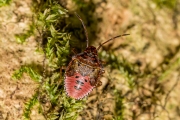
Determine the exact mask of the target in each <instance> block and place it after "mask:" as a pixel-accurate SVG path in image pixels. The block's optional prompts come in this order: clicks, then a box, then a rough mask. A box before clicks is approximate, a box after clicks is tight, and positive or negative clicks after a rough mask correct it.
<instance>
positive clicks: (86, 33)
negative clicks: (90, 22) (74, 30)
mask: <svg viewBox="0 0 180 120" xmlns="http://www.w3.org/2000/svg"><path fill="white" fill-rule="evenodd" d="M75 15H76V16H77V17H78V18H79V20H80V21H81V23H82V25H83V28H84V31H85V35H86V43H87V47H88V46H89V39H88V32H87V29H86V26H85V24H84V22H83V20H82V19H81V17H80V16H79V15H78V14H77V13H76V12H75Z"/></svg>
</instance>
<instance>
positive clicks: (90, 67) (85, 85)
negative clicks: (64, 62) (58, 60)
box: [64, 14, 129, 99]
mask: <svg viewBox="0 0 180 120" xmlns="http://www.w3.org/2000/svg"><path fill="white" fill-rule="evenodd" d="M76 16H77V17H78V18H79V19H80V21H81V22H82V25H83V27H84V29H85V33H86V38H87V48H86V49H85V50H84V52H82V53H79V54H77V55H75V56H73V57H72V60H71V62H70V63H69V65H68V67H67V69H66V71H65V81H64V87H65V90H66V93H67V95H68V96H70V97H72V98H74V99H82V98H84V97H85V96H87V95H88V94H89V93H90V92H91V91H92V90H93V88H94V87H98V86H100V85H101V81H100V77H101V76H102V74H103V73H104V70H103V65H102V63H101V61H100V60H99V58H98V55H97V51H98V50H99V49H100V47H101V46H102V45H103V44H105V43H107V42H109V41H110V40H113V39H115V38H117V37H121V36H125V35H129V34H123V35H119V36H116V37H114V38H111V39H109V40H107V41H106V42H104V43H102V44H101V45H100V46H99V47H98V48H97V49H96V48H95V47H94V46H89V45H88V34H87V31H86V28H85V25H84V23H83V21H82V19H81V18H80V17H79V16H78V15H77V14H76Z"/></svg>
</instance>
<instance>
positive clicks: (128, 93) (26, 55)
mask: <svg viewBox="0 0 180 120" xmlns="http://www.w3.org/2000/svg"><path fill="white" fill-rule="evenodd" d="M49 1H50V0H49ZM50 3H53V1H50ZM44 4H47V1H42V0H37V1H36V0H31V1H29V0H23V1H19V0H12V1H10V0H4V1H0V120H5V119H6V120H15V119H16V120H18V119H23V118H22V114H23V111H24V103H25V102H26V101H27V100H28V99H30V98H31V97H32V95H33V94H34V92H35V90H36V89H37V86H38V84H37V83H36V82H34V81H32V80H31V78H30V77H29V76H27V75H25V76H24V77H23V79H21V80H20V81H18V80H12V77H11V76H12V74H13V72H14V71H15V70H16V69H18V68H19V67H20V66H21V65H24V64H29V63H31V66H33V65H34V66H33V67H35V68H43V67H42V63H43V60H44V56H43V54H42V53H43V52H39V53H38V52H37V49H38V48H39V47H40V46H41V45H40V44H41V42H39V39H41V37H42V35H41V34H39V32H38V30H37V29H36V25H35V24H34V23H36V22H35V21H36V15H37V14H38V13H36V12H37V11H38V12H39V11H40V12H42V13H45V12H44V11H43V10H42V8H43V5H44ZM56 4H58V5H60V6H61V7H62V8H63V9H65V10H67V13H66V15H65V18H63V22H62V21H61V23H60V25H59V24H57V25H59V26H63V28H66V29H63V30H64V31H65V32H68V33H70V34H71V38H70V43H69V44H70V49H75V51H76V52H82V51H83V50H84V49H85V47H86V37H85V34H84V29H83V27H82V25H81V22H80V21H79V20H78V18H77V17H76V16H75V15H74V12H77V13H78V14H79V15H80V16H81V18H82V19H83V21H84V23H85V25H86V27H87V31H88V35H89V42H90V45H93V46H95V47H97V46H98V45H100V43H102V42H104V41H106V40H108V39H110V38H112V37H114V36H117V35H121V34H124V33H126V34H130V35H129V36H124V37H121V38H117V39H115V40H113V41H111V42H109V43H107V44H105V45H104V46H103V47H102V48H101V49H100V51H99V57H100V59H101V60H103V61H104V63H105V64H104V69H105V71H106V72H105V74H104V75H103V77H102V78H101V81H102V83H103V84H102V86H100V87H98V88H96V89H94V90H93V92H92V93H91V94H90V95H89V97H88V98H87V99H86V100H85V101H84V102H83V103H84V107H83V110H81V111H79V112H78V117H77V119H78V120H113V119H115V120H178V119H180V96H179V87H180V83H179V80H180V27H179V25H180V1H179V0H143V1H142V0H56ZM38 9H39V10H38ZM32 26H33V27H34V28H32ZM64 26H66V27H64ZM60 28H62V27H59V29H60ZM34 29H36V31H33V30H34ZM24 33H26V34H24ZM43 35H44V33H43ZM45 36H47V34H45ZM22 41H23V42H22ZM71 56H72V55H70V56H68V57H67V58H68V61H70V60H71ZM67 64H68V62H66V65H67ZM31 116H32V117H31V119H32V120H37V116H38V115H37V111H33V110H32V115H31ZM38 119H39V120H44V118H43V117H39V116H38ZM59 119H60V118H59Z"/></svg>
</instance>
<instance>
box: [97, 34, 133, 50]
mask: <svg viewBox="0 0 180 120" xmlns="http://www.w3.org/2000/svg"><path fill="white" fill-rule="evenodd" d="M126 35H130V34H123V35H118V36H115V37H113V38H111V39H109V40H107V41H105V42H103V43H100V45H99V46H98V47H97V51H98V50H99V49H100V48H101V47H102V46H103V45H104V44H106V43H108V42H109V41H111V40H114V39H116V38H118V37H122V36H126Z"/></svg>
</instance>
